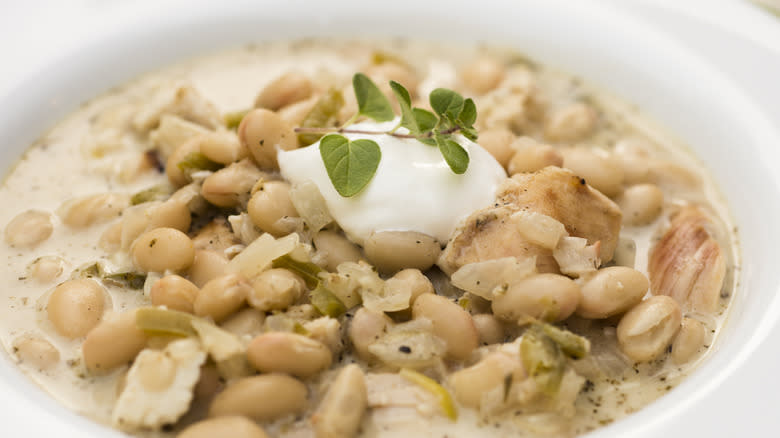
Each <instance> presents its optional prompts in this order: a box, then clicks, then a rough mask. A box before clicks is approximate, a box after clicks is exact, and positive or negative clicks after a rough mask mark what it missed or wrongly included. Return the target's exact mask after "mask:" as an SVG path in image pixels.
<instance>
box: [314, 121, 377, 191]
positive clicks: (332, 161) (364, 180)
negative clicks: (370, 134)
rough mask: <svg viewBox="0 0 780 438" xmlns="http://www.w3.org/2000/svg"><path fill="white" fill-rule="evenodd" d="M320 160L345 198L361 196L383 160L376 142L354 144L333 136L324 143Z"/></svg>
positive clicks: (342, 137) (363, 141) (341, 137)
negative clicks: (361, 192)
mask: <svg viewBox="0 0 780 438" xmlns="http://www.w3.org/2000/svg"><path fill="white" fill-rule="evenodd" d="M320 156H321V157H322V161H323V163H325V169H326V170H327V172H328V177H329V178H330V182H331V183H333V187H334V188H335V189H336V191H337V192H339V194H340V195H341V196H344V197H345V198H348V197H350V196H354V195H356V194H358V193H359V192H360V191H361V190H363V188H364V187H365V186H366V185H367V184H368V183H369V182H370V181H371V179H372V178H373V177H374V174H375V173H376V169H377V167H379V161H380V160H381V159H382V150H381V149H380V148H379V145H378V144H376V142H375V141H373V140H367V139H359V140H355V141H350V140H349V139H347V138H346V137H344V136H342V135H338V134H329V135H326V136H325V137H323V138H322V140H321V141H320Z"/></svg>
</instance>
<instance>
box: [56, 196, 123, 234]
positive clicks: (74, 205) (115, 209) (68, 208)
mask: <svg viewBox="0 0 780 438" xmlns="http://www.w3.org/2000/svg"><path fill="white" fill-rule="evenodd" d="M129 204H130V198H129V197H128V196H127V195H123V194H117V193H101V194H97V195H91V196H85V197H82V198H77V199H72V200H70V201H67V202H65V203H64V204H62V206H61V207H60V208H59V214H60V217H61V218H62V222H63V223H64V224H65V225H69V226H71V227H76V228H81V227H87V226H90V225H93V224H98V223H103V222H107V221H108V220H110V219H114V218H116V217H119V215H121V214H122V210H124V209H125V207H127V206H128V205H129Z"/></svg>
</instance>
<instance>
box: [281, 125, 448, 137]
mask: <svg viewBox="0 0 780 438" xmlns="http://www.w3.org/2000/svg"><path fill="white" fill-rule="evenodd" d="M459 130H460V127H459V126H455V127H452V128H450V129H447V130H444V131H441V134H444V135H447V134H453V133H455V132H458V131H459ZM294 131H295V132H296V133H297V134H331V133H337V134H367V135H382V134H386V135H392V136H393V137H398V138H431V137H433V131H431V132H427V133H425V134H422V135H413V134H401V133H399V132H394V131H370V130H366V129H349V128H314V127H311V128H310V127H301V126H299V127H296V128H295V129H294Z"/></svg>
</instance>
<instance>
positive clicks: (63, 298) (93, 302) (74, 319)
mask: <svg viewBox="0 0 780 438" xmlns="http://www.w3.org/2000/svg"><path fill="white" fill-rule="evenodd" d="M105 303H106V291H105V289H104V288H103V286H101V285H100V284H98V283H97V282H96V281H94V280H90V279H86V278H85V279H76V280H68V281H66V282H64V283H61V284H60V285H58V286H57V287H56V288H54V291H53V292H52V293H51V295H50V296H49V302H48V304H47V305H46V312H47V313H48V315H49V320H50V321H51V322H52V324H54V328H55V329H57V332H58V333H59V334H61V335H63V336H65V337H68V338H80V337H82V336H84V335H86V334H87V332H89V331H90V330H92V328H93V327H95V326H96V325H97V324H98V323H99V322H100V320H101V319H102V318H103V309H104V308H105Z"/></svg>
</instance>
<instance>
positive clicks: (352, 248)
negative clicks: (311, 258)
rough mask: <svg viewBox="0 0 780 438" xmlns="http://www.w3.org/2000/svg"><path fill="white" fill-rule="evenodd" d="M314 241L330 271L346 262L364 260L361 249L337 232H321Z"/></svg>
mask: <svg viewBox="0 0 780 438" xmlns="http://www.w3.org/2000/svg"><path fill="white" fill-rule="evenodd" d="M312 241H313V242H314V247H315V248H317V254H318V255H319V256H320V257H322V259H323V261H324V267H325V269H327V270H328V271H331V272H333V271H335V270H336V268H337V267H338V265H340V264H342V263H344V262H357V261H358V260H360V259H361V258H362V257H361V254H360V248H358V247H357V245H355V244H354V243H352V242H350V241H349V239H347V238H346V237H344V236H343V235H341V234H340V233H337V232H335V231H327V230H324V231H320V232H319V233H317V234H315V235H314V238H313V239H312Z"/></svg>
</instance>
